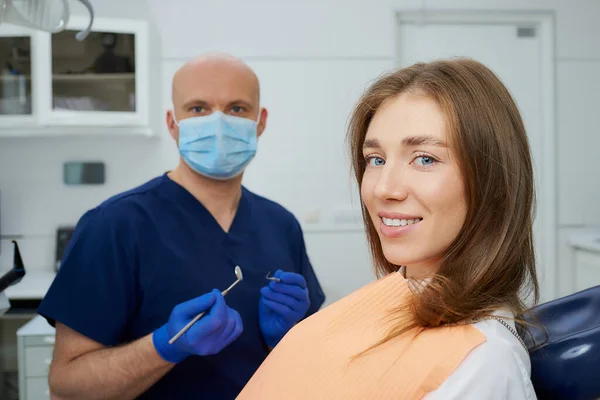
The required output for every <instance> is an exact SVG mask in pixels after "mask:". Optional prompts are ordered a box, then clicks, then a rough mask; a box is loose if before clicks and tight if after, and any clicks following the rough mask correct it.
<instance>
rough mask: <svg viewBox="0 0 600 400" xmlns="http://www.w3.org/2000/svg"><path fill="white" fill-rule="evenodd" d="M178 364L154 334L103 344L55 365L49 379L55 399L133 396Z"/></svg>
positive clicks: (121, 398)
mask: <svg viewBox="0 0 600 400" xmlns="http://www.w3.org/2000/svg"><path fill="white" fill-rule="evenodd" d="M174 365H175V364H173V363H169V362H167V361H165V360H163V359H162V358H161V357H160V356H159V355H158V353H157V352H156V349H155V348H154V345H153V343H152V334H150V335H147V336H145V337H143V338H141V339H138V340H136V341H135V342H132V343H129V344H127V345H124V346H119V347H111V348H103V349H99V350H94V351H91V352H89V353H86V354H83V355H81V356H79V357H77V358H75V359H73V360H70V361H68V362H62V363H58V364H54V363H53V365H52V367H51V369H50V376H49V383H50V391H51V397H52V399H55V400H71V399H86V400H97V399H103V400H108V399H115V400H116V399H119V400H123V399H134V398H136V397H138V396H139V395H140V394H142V393H143V392H145V391H146V390H148V388H150V387H151V386H152V385H153V384H154V383H156V382H157V381H158V380H159V379H160V378H162V377H163V376H164V375H165V374H166V373H167V372H169V370H171V368H173V366H174Z"/></svg>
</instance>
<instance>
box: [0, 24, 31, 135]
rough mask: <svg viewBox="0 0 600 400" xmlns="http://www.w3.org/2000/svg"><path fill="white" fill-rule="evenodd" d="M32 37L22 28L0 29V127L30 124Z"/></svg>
mask: <svg viewBox="0 0 600 400" xmlns="http://www.w3.org/2000/svg"><path fill="white" fill-rule="evenodd" d="M34 36H35V34H34V33H32V32H30V31H29V30H27V29H24V28H18V27H13V26H10V25H6V24H3V25H0V125H3V126H6V125H14V124H21V123H22V122H25V121H27V120H31V121H33V114H34V105H33V104H32V103H33V93H32V87H33V84H34V83H35V76H34V74H33V73H32V70H33V61H32V60H33V58H34V57H32V49H33V41H34Z"/></svg>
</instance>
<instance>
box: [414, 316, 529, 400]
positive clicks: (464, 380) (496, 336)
mask: <svg viewBox="0 0 600 400" xmlns="http://www.w3.org/2000/svg"><path fill="white" fill-rule="evenodd" d="M495 315H496V316H497V317H499V318H501V319H502V320H503V321H505V323H506V324H508V326H509V327H510V328H511V329H512V330H514V331H515V333H516V330H515V325H514V321H513V320H512V318H513V315H512V313H510V312H508V311H499V312H497V313H495ZM473 326H474V327H475V328H477V329H478V330H480V331H481V332H482V333H483V334H484V335H485V338H486V341H485V342H483V343H482V344H480V345H479V346H477V347H476V348H474V349H473V350H472V351H471V352H470V353H469V354H468V355H467V357H466V358H465V359H464V360H463V362H462V363H461V364H460V365H459V366H458V368H457V369H456V370H455V371H454V372H453V373H452V375H450V377H448V379H446V381H445V382H444V383H443V384H442V385H441V386H440V387H439V388H438V389H436V390H435V391H433V392H430V393H429V394H428V395H427V396H426V397H425V398H426V399H427V400H432V399H465V400H466V399H484V398H485V399H507V398H510V399H528V400H529V399H535V398H536V396H535V392H534V390H533V386H532V384H531V378H530V376H531V363H530V360H529V354H528V353H527V351H526V350H525V348H524V347H523V345H522V344H521V342H520V341H519V339H518V338H517V336H515V334H514V333H513V332H512V331H511V329H508V327H507V326H505V325H504V324H502V323H501V322H499V321H498V320H496V319H485V320H482V321H479V322H477V323H475V324H473Z"/></svg>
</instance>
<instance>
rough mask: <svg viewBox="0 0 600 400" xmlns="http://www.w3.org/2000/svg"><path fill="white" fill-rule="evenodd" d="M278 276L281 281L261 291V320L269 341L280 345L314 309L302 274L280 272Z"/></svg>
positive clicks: (259, 305)
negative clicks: (308, 312)
mask: <svg viewBox="0 0 600 400" xmlns="http://www.w3.org/2000/svg"><path fill="white" fill-rule="evenodd" d="M274 277H276V278H279V279H280V280H281V282H274V281H271V282H269V284H268V285H266V286H265V287H263V288H262V289H261V290H260V293H261V296H260V300H259V303H258V319H259V325H260V329H261V331H262V334H263V337H264V338H265V342H266V343H267V345H269V346H270V347H275V345H276V344H277V343H279V341H280V340H281V339H282V338H283V337H284V336H285V334H286V333H287V332H288V331H289V330H290V329H292V327H293V326H294V325H295V324H296V323H297V322H298V321H300V320H301V319H302V318H304V316H305V315H306V312H307V311H308V308H309V307H310V299H309V297H308V289H307V287H306V281H305V280H304V277H303V276H302V275H299V274H296V273H293V272H282V271H281V270H277V272H275V275H274Z"/></svg>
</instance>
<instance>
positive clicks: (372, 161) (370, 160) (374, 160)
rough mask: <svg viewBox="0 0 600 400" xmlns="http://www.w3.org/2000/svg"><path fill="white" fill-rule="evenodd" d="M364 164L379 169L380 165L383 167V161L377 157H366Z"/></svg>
mask: <svg viewBox="0 0 600 400" xmlns="http://www.w3.org/2000/svg"><path fill="white" fill-rule="evenodd" d="M365 163H366V164H367V166H369V167H381V166H382V165H385V160H384V159H383V158H381V157H377V156H367V157H365Z"/></svg>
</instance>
